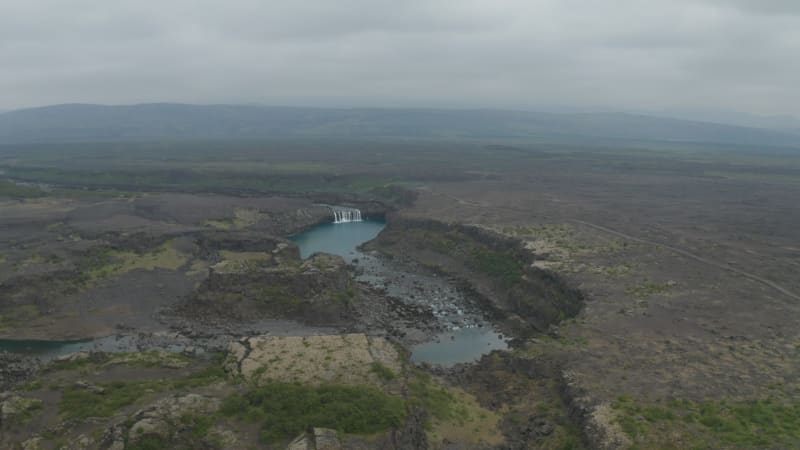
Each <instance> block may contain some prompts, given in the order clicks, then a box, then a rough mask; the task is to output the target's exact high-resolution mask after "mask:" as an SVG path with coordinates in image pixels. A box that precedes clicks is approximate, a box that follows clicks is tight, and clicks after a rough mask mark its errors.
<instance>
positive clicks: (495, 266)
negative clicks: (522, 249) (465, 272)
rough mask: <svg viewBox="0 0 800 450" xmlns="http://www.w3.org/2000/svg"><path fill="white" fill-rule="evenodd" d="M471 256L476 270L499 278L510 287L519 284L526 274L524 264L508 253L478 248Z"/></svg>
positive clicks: (471, 261)
mask: <svg viewBox="0 0 800 450" xmlns="http://www.w3.org/2000/svg"><path fill="white" fill-rule="evenodd" d="M470 256H471V259H470V264H471V265H472V266H473V267H474V268H475V269H476V270H479V271H481V272H483V273H485V274H487V275H489V276H491V277H494V278H497V279H499V280H500V281H502V283H503V284H505V285H508V286H511V285H514V284H515V283H517V282H519V281H520V279H521V278H522V275H523V273H524V267H525V266H524V265H523V263H522V262H521V261H519V260H517V259H516V258H514V256H513V255H510V254H507V253H501V252H497V251H494V250H489V249H483V248H476V249H474V250H472V252H471V255H470Z"/></svg>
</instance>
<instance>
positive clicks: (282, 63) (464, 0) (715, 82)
mask: <svg viewBox="0 0 800 450" xmlns="http://www.w3.org/2000/svg"><path fill="white" fill-rule="evenodd" d="M797 55H800V2H797V1H796V0H672V1H664V0H659V1H653V0H536V1H526V0H491V1H489V0H484V1H476V0H461V1H457V2H456V1H445V0H408V1H404V2H390V1H384V0H340V1H337V2H331V1H323V0H311V1H304V2H278V1H273V0H266V1H265V0H235V1H230V2H217V1H209V0H192V1H189V0H175V1H170V2H153V1H147V0H137V1H132V0H119V1H114V2H108V1H100V0H77V1H72V2H68V3H65V2H61V1H58V0H25V1H23V0H7V1H4V2H3V3H2V4H0V64H2V71H0V92H2V95H1V96H0V109H13V108H22V107H30V106H38V105H48V104H56V103H70V102H80V103H104V104H125V103H144V102H186V103H260V104H272V105H296V106H356V107H358V106H381V107H455V108H462V107H470V108H471V107H487V108H507V109H558V108H566V109H580V110H602V109H606V110H608V109H617V110H629V111H653V112H659V111H698V110H716V111H739V112H746V113H752V114H764V115H789V116H798V115H800V107H798V105H800V86H798V84H797V80H798V79H800V58H798V57H797Z"/></svg>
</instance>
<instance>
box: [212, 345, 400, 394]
mask: <svg viewBox="0 0 800 450" xmlns="http://www.w3.org/2000/svg"><path fill="white" fill-rule="evenodd" d="M225 367H226V369H227V370H228V372H229V373H231V374H233V375H234V376H241V377H243V378H244V379H246V380H249V381H253V382H256V383H259V382H269V381H281V382H295V381H297V382H303V383H311V384H320V383H341V384H351V385H360V384H372V385H377V386H386V385H391V384H392V381H393V380H392V379H393V377H394V376H397V375H399V374H400V373H401V370H402V366H401V362H400V355H399V354H398V352H397V350H396V349H395V347H394V346H393V345H392V344H391V343H389V342H388V341H387V340H385V339H383V338H379V337H368V336H366V335H364V334H343V335H329V336H307V337H300V336H297V337H276V336H257V337H251V338H247V339H243V340H241V341H236V342H232V343H231V344H230V346H229V347H228V357H227V360H226V362H225Z"/></svg>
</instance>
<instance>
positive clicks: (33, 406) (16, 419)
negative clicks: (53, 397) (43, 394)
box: [3, 397, 43, 424]
mask: <svg viewBox="0 0 800 450" xmlns="http://www.w3.org/2000/svg"><path fill="white" fill-rule="evenodd" d="M6 405H7V406H6V407H4V409H3V415H6V416H7V419H6V420H8V423H16V424H24V423H27V422H29V421H30V420H31V419H32V418H33V416H34V415H36V413H38V412H39V411H41V410H42V408H43V405H42V401H41V400H39V399H37V398H26V397H11V398H10V399H8V400H6ZM6 408H7V409H6ZM11 411H13V412H11Z"/></svg>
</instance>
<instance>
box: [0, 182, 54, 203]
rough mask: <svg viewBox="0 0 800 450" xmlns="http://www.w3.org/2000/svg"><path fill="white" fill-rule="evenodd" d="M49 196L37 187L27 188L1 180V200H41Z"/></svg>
mask: <svg viewBox="0 0 800 450" xmlns="http://www.w3.org/2000/svg"><path fill="white" fill-rule="evenodd" d="M47 195H48V193H47V191H43V190H42V189H39V188H38V187H35V186H26V185H21V184H17V183H14V182H11V181H5V180H0V198H14V199H23V198H40V197H45V196H47Z"/></svg>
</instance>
